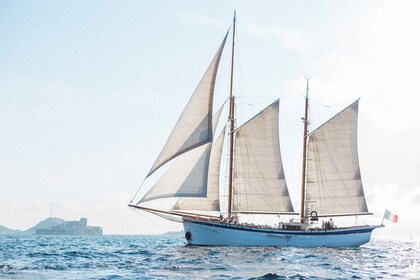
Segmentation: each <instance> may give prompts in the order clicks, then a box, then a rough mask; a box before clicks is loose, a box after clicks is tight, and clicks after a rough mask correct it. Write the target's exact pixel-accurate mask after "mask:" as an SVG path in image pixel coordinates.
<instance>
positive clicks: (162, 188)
mask: <svg viewBox="0 0 420 280" xmlns="http://www.w3.org/2000/svg"><path fill="white" fill-rule="evenodd" d="M210 151H211V143H207V144H205V145H202V146H200V147H198V148H196V149H193V150H191V151H189V152H187V153H184V154H182V155H180V156H179V157H178V158H177V159H176V161H175V162H174V163H173V164H172V165H171V167H169V169H168V170H167V171H166V172H165V174H164V175H163V176H162V177H161V178H160V179H159V181H157V183H156V184H155V185H154V186H153V187H152V188H151V189H150V191H149V192H148V193H147V194H146V195H145V196H144V197H143V198H142V199H141V200H140V202H146V201H149V200H153V199H158V198H165V197H204V196H206V190H207V177H208V169H209V166H208V165H209V159H210Z"/></svg>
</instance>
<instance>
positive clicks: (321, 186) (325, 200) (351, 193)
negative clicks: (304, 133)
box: [306, 100, 368, 216]
mask: <svg viewBox="0 0 420 280" xmlns="http://www.w3.org/2000/svg"><path fill="white" fill-rule="evenodd" d="M358 108H359V101H358V100H357V101H356V102H354V103H353V104H351V105H350V106H349V107H347V108H346V109H344V110H343V111H341V112H340V113H338V114H337V115H336V116H334V117H333V118H332V119H330V120H329V121H327V122H326V123H324V124H323V125H322V126H320V127H319V128H318V129H316V130H314V131H313V132H312V133H311V134H310V135H309V140H308V159H307V177H306V201H307V207H308V208H307V210H308V213H310V212H312V211H316V212H317V213H318V215H324V216H327V215H339V214H343V215H345V214H354V215H357V214H367V212H368V208H367V204H366V199H365V196H364V191H363V185H362V180H361V176H360V168H359V157H358V151H357V117H358Z"/></svg>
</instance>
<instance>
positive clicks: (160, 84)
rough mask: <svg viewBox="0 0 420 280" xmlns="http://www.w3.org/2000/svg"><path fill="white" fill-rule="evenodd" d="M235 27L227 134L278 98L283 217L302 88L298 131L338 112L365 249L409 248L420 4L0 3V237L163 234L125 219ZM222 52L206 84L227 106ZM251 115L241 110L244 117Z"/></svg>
mask: <svg viewBox="0 0 420 280" xmlns="http://www.w3.org/2000/svg"><path fill="white" fill-rule="evenodd" d="M235 9H236V10H237V13H238V29H237V30H238V41H237V46H238V48H237V60H236V61H237V63H236V66H235V67H236V70H237V71H236V73H235V88H234V91H235V94H236V95H238V97H239V98H238V100H239V105H238V107H239V115H238V121H239V122H241V121H244V119H245V117H246V116H248V115H250V114H253V113H256V112H258V110H260V109H262V108H263V107H264V106H265V105H268V104H269V103H271V102H272V101H273V100H274V99H276V98H280V102H281V106H280V130H281V132H280V133H281V135H280V141H281V148H282V157H283V162H284V165H285V173H286V179H287V182H288V185H289V189H290V193H291V196H292V200H293V202H294V207H295V209H299V208H298V204H297V201H298V197H299V191H298V185H299V181H300V165H301V163H300V160H301V150H300V148H301V142H302V139H301V138H302V135H301V134H302V124H301V121H300V117H301V116H302V114H303V95H304V92H305V81H304V77H309V78H310V95H311V104H312V107H311V120H312V128H315V127H317V126H318V125H319V124H322V123H323V122H324V121H326V120H327V119H328V118H330V117H331V116H333V115H334V113H336V112H338V111H340V110H341V109H343V108H344V107H346V106H347V105H349V104H350V103H351V102H352V101H354V100H356V99H357V98H361V101H360V108H359V112H360V115H359V152H360V164H361V170H362V179H363V182H364V188H365V193H366V195H367V202H368V206H369V210H370V211H371V212H373V213H374V214H375V215H374V216H373V217H372V219H373V222H374V223H380V221H381V218H382V214H383V211H384V209H385V208H386V207H387V208H388V209H389V210H391V211H392V212H394V213H396V214H398V215H399V218H400V222H399V223H398V224H390V223H388V224H387V228H386V229H380V230H377V231H375V233H374V237H389V238H410V237H413V238H416V239H420V218H419V217H420V214H419V213H420V145H419V144H418V141H419V139H420V117H419V114H418V111H419V108H420V92H419V85H418V75H419V65H420V52H419V50H420V36H419V32H418V26H420V17H419V16H418V11H419V10H420V2H418V1H404V0H403V1H364V0H363V1H362V0H359V1H328V0H324V1H321V0H315V1H292V0H290V1H214V0H212V1H12V0H9V1H7V0H6V1H1V2H0V38H1V43H0V129H1V132H0V224H1V225H4V226H7V227H9V228H13V229H27V228H29V227H30V226H32V225H34V224H35V223H37V222H38V221H40V220H42V219H44V218H46V217H48V216H49V215H50V205H51V204H52V205H53V215H54V216H56V217H60V218H64V219H67V220H75V219H79V218H80V217H87V218H88V223H89V224H91V225H101V226H103V227H104V231H105V233H108V234H110V233H125V234H143V233H160V232H163V231H166V230H176V229H180V227H179V225H176V224H172V223H169V222H166V221H163V220H161V219H158V218H155V217H154V216H152V215H150V214H145V213H138V212H134V211H132V210H130V209H129V208H128V207H127V204H128V203H129V202H130V200H131V198H132V196H133V195H134V193H135V192H136V190H137V188H138V186H139V184H140V183H141V181H142V180H143V178H144V176H145V175H146V174H147V172H148V171H149V169H150V167H151V165H152V164H153V162H154V160H155V158H156V156H157V155H158V153H159V152H160V149H161V148H162V146H163V144H164V143H165V141H166V138H167V136H168V135H169V133H170V131H171V129H172V127H173V125H174V123H175V122H176V120H177V118H178V116H179V114H180V112H181V111H182V109H183V107H184V105H185V104H186V102H187V100H188V99H189V97H190V95H191V94H192V92H193V90H194V88H195V86H196V84H197V83H198V81H199V79H200V78H201V76H202V74H203V73H204V71H205V69H206V68H207V66H208V64H209V63H210V61H211V59H212V57H213V55H214V53H215V52H216V49H217V48H218V46H219V44H220V42H221V40H222V39H223V37H224V35H225V33H226V31H227V29H228V28H229V26H230V24H231V20H232V15H233V10H235ZM229 45H230V43H228V45H227V48H226V49H225V53H224V56H223V57H222V62H221V65H220V71H219V76H218V78H217V83H218V84H217V88H216V104H221V103H222V102H223V101H224V100H225V99H226V97H227V94H228V73H229V67H228V66H229V57H228V56H226V54H228V53H229V51H230V47H229ZM249 104H253V105H249Z"/></svg>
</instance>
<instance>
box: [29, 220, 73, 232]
mask: <svg viewBox="0 0 420 280" xmlns="http://www.w3.org/2000/svg"><path fill="white" fill-rule="evenodd" d="M65 222H66V221H65V220H63V219H60V218H52V217H51V218H46V219H45V220H43V221H41V222H39V223H38V224H36V225H34V226H33V227H31V228H29V229H27V230H25V231H24V232H23V233H25V234H35V230H36V229H38V228H52V227H55V226H58V225H62V224H64V223H65Z"/></svg>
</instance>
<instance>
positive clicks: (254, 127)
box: [233, 100, 293, 213]
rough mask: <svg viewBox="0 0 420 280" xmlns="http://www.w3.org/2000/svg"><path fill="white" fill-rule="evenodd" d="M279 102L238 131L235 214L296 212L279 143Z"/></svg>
mask: <svg viewBox="0 0 420 280" xmlns="http://www.w3.org/2000/svg"><path fill="white" fill-rule="evenodd" d="M278 120H279V100H277V101H275V102H274V103H273V104H271V105H270V106H268V107H267V108H266V109H264V110H263V111H261V112H260V113H259V114H258V115H256V116H255V117H254V118H252V119H251V120H249V121H248V122H247V123H245V124H244V125H242V126H241V127H239V128H238V130H237V132H236V141H235V152H236V153H235V157H234V181H233V182H234V183H233V211H234V212H272V213H291V212H293V206H292V202H291V200H290V196H289V191H288V189H287V185H286V180H285V177H284V171H283V165H282V161H281V155H280V143H279V121H278Z"/></svg>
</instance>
